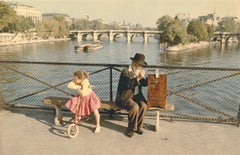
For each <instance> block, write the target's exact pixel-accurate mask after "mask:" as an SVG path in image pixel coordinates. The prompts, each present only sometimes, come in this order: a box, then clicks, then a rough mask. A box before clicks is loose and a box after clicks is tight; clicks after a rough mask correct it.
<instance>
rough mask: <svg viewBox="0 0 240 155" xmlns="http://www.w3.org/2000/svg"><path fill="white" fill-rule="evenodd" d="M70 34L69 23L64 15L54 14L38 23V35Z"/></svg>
mask: <svg viewBox="0 0 240 155" xmlns="http://www.w3.org/2000/svg"><path fill="white" fill-rule="evenodd" d="M68 34H69V30H68V23H67V22H66V20H65V18H64V17H63V16H53V18H52V19H49V20H45V21H43V22H42V23H39V24H38V27H37V35H38V36H39V37H43V38H62V37H64V36H67V35H68Z"/></svg>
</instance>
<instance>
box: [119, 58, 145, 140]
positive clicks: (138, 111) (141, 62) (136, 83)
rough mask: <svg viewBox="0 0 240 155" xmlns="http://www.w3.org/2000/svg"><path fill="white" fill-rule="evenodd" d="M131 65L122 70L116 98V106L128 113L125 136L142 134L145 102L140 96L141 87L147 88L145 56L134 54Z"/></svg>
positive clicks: (141, 95)
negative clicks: (144, 67)
mask: <svg viewBox="0 0 240 155" xmlns="http://www.w3.org/2000/svg"><path fill="white" fill-rule="evenodd" d="M130 59H132V63H131V65H129V67H127V68H125V69H123V70H122V72H121V75H120V79H119V83H118V89H117V96H116V104H117V105H118V106H120V107H122V108H124V109H126V110H127V111H128V127H127V136H129V137H132V136H133V135H134V132H136V133H138V134H143V130H142V125H143V120H144V117H145V113H146V110H147V105H146V104H147V101H146V99H145V98H144V96H143V94H142V87H146V86H147V84H148V83H147V78H145V70H144V69H143V66H146V65H147V63H146V62H145V56H144V55H143V54H140V53H136V54H135V56H134V57H133V58H130Z"/></svg>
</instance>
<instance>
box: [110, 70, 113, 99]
mask: <svg viewBox="0 0 240 155" xmlns="http://www.w3.org/2000/svg"><path fill="white" fill-rule="evenodd" d="M112 87H113V84H112V66H111V65H110V101H113V92H112V90H113V89H112Z"/></svg>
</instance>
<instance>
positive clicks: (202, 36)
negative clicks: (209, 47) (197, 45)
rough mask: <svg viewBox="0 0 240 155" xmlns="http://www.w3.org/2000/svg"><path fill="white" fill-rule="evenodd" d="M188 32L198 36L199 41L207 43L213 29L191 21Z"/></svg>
mask: <svg viewBox="0 0 240 155" xmlns="http://www.w3.org/2000/svg"><path fill="white" fill-rule="evenodd" d="M187 32H188V34H190V35H193V36H196V37H197V39H198V41H205V40H208V39H209V38H210V34H209V33H211V28H210V27H208V26H207V25H206V24H204V23H202V22H200V21H191V22H190V23H189V25H188V27H187Z"/></svg>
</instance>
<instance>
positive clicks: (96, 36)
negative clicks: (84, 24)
mask: <svg viewBox="0 0 240 155" xmlns="http://www.w3.org/2000/svg"><path fill="white" fill-rule="evenodd" d="M161 33H162V32H161V31H141V30H74V31H70V37H72V38H77V39H78V40H79V41H81V40H86V38H87V36H88V35H90V36H92V38H93V41H96V40H101V39H100V38H101V36H102V35H104V34H105V35H107V36H108V37H109V41H115V39H116V37H118V36H121V37H126V40H127V41H128V42H131V41H132V40H133V37H136V36H141V37H143V41H144V42H148V40H149V37H155V36H158V35H160V34H161Z"/></svg>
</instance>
